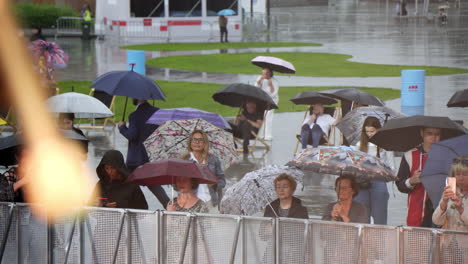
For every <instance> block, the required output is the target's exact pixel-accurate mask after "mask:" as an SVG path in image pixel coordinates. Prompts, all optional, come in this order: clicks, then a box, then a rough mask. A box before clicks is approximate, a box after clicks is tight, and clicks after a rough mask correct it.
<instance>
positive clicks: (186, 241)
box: [179, 214, 193, 264]
mask: <svg viewBox="0 0 468 264" xmlns="http://www.w3.org/2000/svg"><path fill="white" fill-rule="evenodd" d="M187 216H188V217H189V221H188V223H187V227H186V228H185V237H184V242H183V243H182V249H181V251H180V257H179V264H183V263H184V258H185V250H186V249H187V243H188V238H189V235H190V225H191V224H192V218H193V215H191V214H188V215H187Z"/></svg>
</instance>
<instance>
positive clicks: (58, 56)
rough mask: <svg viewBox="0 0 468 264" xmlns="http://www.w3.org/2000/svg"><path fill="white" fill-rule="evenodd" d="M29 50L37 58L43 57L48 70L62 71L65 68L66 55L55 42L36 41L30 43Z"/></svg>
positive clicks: (66, 62)
mask: <svg viewBox="0 0 468 264" xmlns="http://www.w3.org/2000/svg"><path fill="white" fill-rule="evenodd" d="M29 49H30V50H31V51H32V53H33V55H34V56H36V57H37V58H40V57H41V56H43V57H44V59H45V61H46V63H47V67H48V68H51V69H62V68H65V67H67V64H68V55H67V53H65V52H64V51H63V50H62V49H61V48H60V46H59V45H57V43H55V42H48V41H44V40H41V39H38V40H35V41H33V42H31V44H30V46H29Z"/></svg>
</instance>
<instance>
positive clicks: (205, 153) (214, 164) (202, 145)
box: [181, 130, 226, 206]
mask: <svg viewBox="0 0 468 264" xmlns="http://www.w3.org/2000/svg"><path fill="white" fill-rule="evenodd" d="M209 143H210V142H209V140H208V135H206V133H205V132H203V131H202V130H194V131H193V132H192V133H191V134H190V136H189V139H188V144H187V153H185V154H184V155H182V157H181V158H182V159H185V160H192V161H194V162H196V163H199V164H203V165H206V166H207V167H208V168H210V169H211V170H212V171H213V173H214V174H215V175H216V176H217V177H218V178H219V182H218V184H213V185H207V184H200V185H199V186H198V189H197V193H196V194H197V196H198V198H200V199H201V200H203V201H204V202H208V201H210V200H211V201H212V203H213V206H216V205H217V204H218V202H219V201H218V198H219V197H218V192H220V191H221V189H222V188H224V186H226V180H225V179H224V171H223V169H222V167H221V162H220V161H219V159H218V157H216V156H214V155H212V154H210V153H209V150H210V144H209Z"/></svg>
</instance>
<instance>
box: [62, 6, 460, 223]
mask: <svg viewBox="0 0 468 264" xmlns="http://www.w3.org/2000/svg"><path fill="white" fill-rule="evenodd" d="M335 2H340V1H335ZM347 2H348V4H346V5H345V6H346V9H345V7H344V5H340V4H337V5H336V6H318V7H317V6H314V7H300V8H297V7H292V8H281V9H273V10H272V13H273V14H275V15H277V16H278V17H279V19H280V21H277V22H278V23H280V24H281V23H282V22H283V23H282V24H283V25H286V27H288V28H294V27H296V29H297V30H296V31H287V30H285V31H280V32H276V33H275V35H274V37H273V39H272V40H273V41H303V42H316V43H323V44H324V46H322V47H300V48H270V49H242V50H208V51H196V52H193V51H187V52H185V51H184V52H148V53H147V59H149V58H154V57H161V56H173V55H189V54H213V53H224V52H228V53H235V52H265V53H267V52H279V51H312V52H331V53H342V54H350V55H353V58H352V60H353V61H359V62H369V63H383V64H400V65H408V64H410V65H435V66H451V67H463V68H468V48H467V46H468V34H466V32H467V30H466V29H467V28H468V19H466V17H465V16H463V15H464V14H468V12H466V10H461V15H462V16H459V17H458V18H456V17H455V16H454V17H450V18H449V21H451V22H449V24H448V25H447V26H445V27H440V26H439V25H437V24H436V23H434V22H428V23H426V22H421V21H417V20H409V19H403V20H400V19H395V18H394V17H393V16H392V15H390V13H391V12H392V10H393V9H392V8H393V7H392V5H393V4H392V3H390V5H389V4H388V1H387V2H384V1H377V2H375V1H373V2H366V1H356V2H349V1H347ZM411 8H413V7H412V6H411V4H409V6H408V9H409V13H412V11H411ZM357 12H360V13H357ZM288 14H296V15H295V16H291V15H288ZM311 14H314V15H311ZM291 18H294V19H291ZM307 24H308V25H313V27H309V28H308V29H307V30H303V29H301V27H302V26H304V25H307ZM135 41H136V40H132V42H133V43H134V42H135ZM146 42H148V41H146ZM58 43H59V44H60V45H61V46H62V47H63V48H64V49H65V50H66V51H67V52H68V53H69V55H70V65H69V67H68V68H66V69H64V70H61V71H60V72H59V78H60V79H62V80H93V79H95V78H96V77H97V76H98V75H100V74H103V73H105V72H107V71H111V70H125V69H126V62H125V61H126V57H125V54H126V52H125V51H124V50H120V49H119V48H118V47H119V46H121V45H125V44H126V43H125V42H123V41H114V40H105V41H89V42H82V41H80V40H78V39H59V40H58ZM148 75H149V76H151V77H152V78H155V79H164V80H174V81H175V80H178V81H194V82H195V81H196V82H213V83H233V82H245V83H253V82H254V80H255V78H256V77H257V76H254V75H237V74H212V73H200V72H188V71H178V70H170V69H160V68H152V67H150V68H148ZM278 79H279V82H280V84H281V86H283V87H284V86H343V85H346V86H372V87H388V88H396V89H399V87H400V78H399V77H385V78H382V77H375V78H314V77H300V76H293V77H289V76H278ZM467 83H468V74H460V75H450V76H430V77H427V79H426V109H425V112H426V114H428V115H446V116H449V117H451V118H452V119H459V120H466V114H467V111H468V110H466V109H461V108H459V109H456V108H452V109H448V108H446V106H445V104H446V102H447V100H448V98H449V97H450V96H451V94H453V93H454V92H455V91H458V90H462V89H466V84H467ZM287 99H289V98H280V100H287ZM168 100H170V98H168ZM387 105H388V106H389V107H391V108H393V109H396V110H400V101H399V100H392V101H390V102H387ZM302 118H303V113H281V114H275V119H274V135H273V136H274V140H273V141H272V142H271V145H272V148H271V150H270V151H269V152H268V153H266V154H264V150H261V149H259V150H257V151H256V152H255V153H254V157H252V156H249V158H248V160H243V159H242V158H241V157H240V159H239V162H237V163H236V164H233V165H232V166H231V167H230V168H228V169H227V170H226V178H227V182H228V186H229V185H232V184H233V183H235V182H237V181H238V180H239V179H241V178H242V177H243V175H244V174H245V173H246V172H249V171H252V170H255V169H258V168H260V167H262V166H264V165H266V164H279V165H282V164H285V163H286V162H288V161H289V160H290V159H292V157H293V151H294V147H295V145H296V139H295V137H294V135H295V134H296V133H297V132H298V130H299V125H300V123H301V121H302ZM88 136H89V137H90V139H91V142H92V144H91V146H90V150H89V155H88V163H89V165H90V167H92V168H95V167H96V166H97V164H98V163H99V161H100V159H101V157H102V154H103V153H104V152H105V151H106V150H108V149H118V150H120V151H122V153H124V154H126V151H127V141H126V139H124V138H123V137H122V136H121V135H120V134H119V132H118V131H117V130H110V131H108V132H103V131H89V132H88ZM395 161H396V164H397V165H398V164H399V159H398V158H397V159H396V160H395ZM334 179H335V176H320V175H308V176H307V177H306V178H305V181H304V188H300V189H298V190H297V195H298V196H299V197H300V198H301V199H302V200H303V202H304V204H305V205H306V206H307V208H308V209H309V213H310V214H311V216H313V217H320V215H321V211H322V208H323V207H324V206H325V205H326V204H328V203H329V202H332V201H334V200H335V199H336V195H335V193H334V190H333V184H334ZM96 180H97V178H96ZM387 186H388V189H389V192H390V201H389V207H388V208H389V216H388V223H389V224H391V225H401V224H404V223H405V216H406V195H404V194H401V193H400V192H398V190H397V189H396V187H395V185H394V184H392V183H389V184H387ZM143 189H144V192H145V195H146V197H147V199H148V201H149V204H150V208H151V209H156V208H160V205H159V203H158V202H157V200H156V199H155V198H154V196H153V195H152V194H150V193H149V191H148V190H147V189H146V188H143ZM168 194H169V195H170V196H171V192H170V191H169V190H168Z"/></svg>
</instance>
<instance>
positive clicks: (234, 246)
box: [229, 217, 242, 264]
mask: <svg viewBox="0 0 468 264" xmlns="http://www.w3.org/2000/svg"><path fill="white" fill-rule="evenodd" d="M241 225H242V218H241V217H239V218H237V225H236V231H235V233H234V241H233V242H232V249H231V257H230V258H229V259H230V260H229V263H231V264H234V261H235V258H236V249H237V244H238V243H237V242H238V241H239V235H240V230H241Z"/></svg>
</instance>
